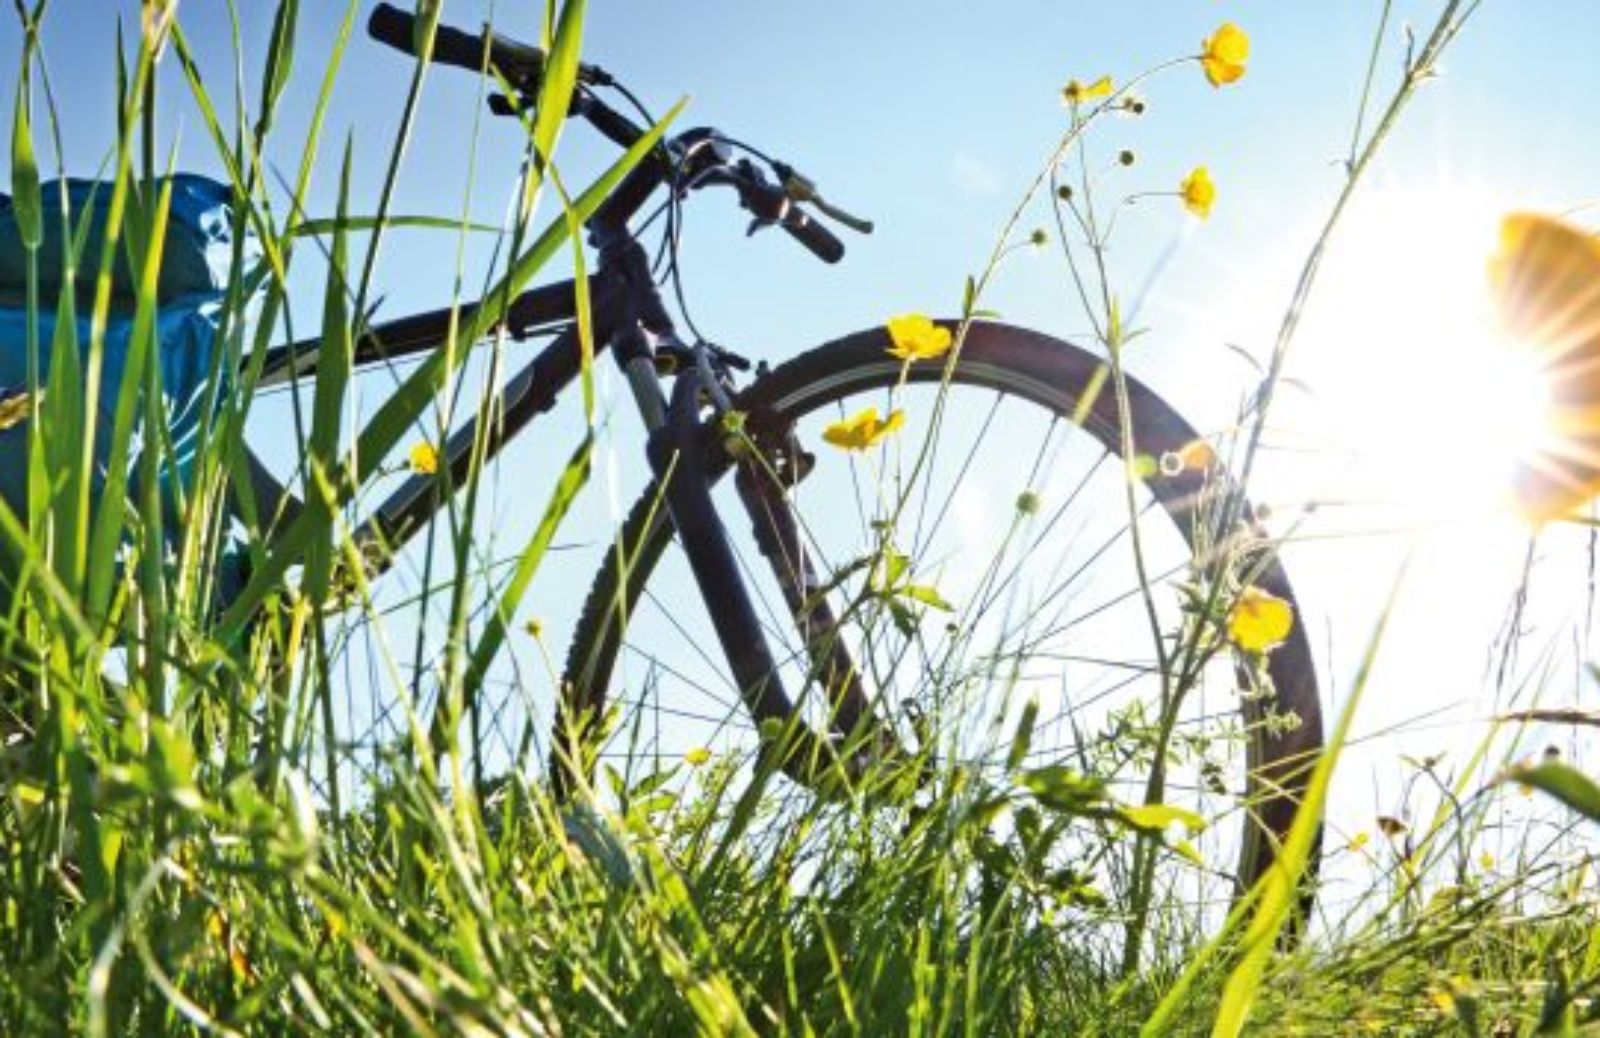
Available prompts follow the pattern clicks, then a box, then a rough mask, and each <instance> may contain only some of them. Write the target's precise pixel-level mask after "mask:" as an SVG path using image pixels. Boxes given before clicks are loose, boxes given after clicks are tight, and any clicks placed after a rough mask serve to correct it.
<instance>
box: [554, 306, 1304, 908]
mask: <svg viewBox="0 0 1600 1038" xmlns="http://www.w3.org/2000/svg"><path fill="white" fill-rule="evenodd" d="M946 324H947V326H948V327H950V328H952V329H954V328H955V323H954V322H946ZM888 345H889V340H888V337H887V333H886V331H885V330H884V329H883V328H875V329H869V330H866V331H862V332H858V333H855V334H853V335H849V336H846V337H844V338H841V339H837V340H834V341H832V342H829V343H827V344H825V345H822V346H819V347H817V348H815V349H813V350H811V351H809V352H807V353H804V354H802V355H799V356H796V357H795V358H793V359H791V360H789V361H787V362H785V363H784V364H782V365H781V366H779V367H777V368H774V369H773V370H771V371H770V372H768V373H766V374H764V375H763V376H762V377H761V378H759V379H758V380H757V381H756V382H754V383H753V384H752V385H750V386H749V387H748V388H747V389H746V390H744V391H743V392H742V393H741V394H740V395H739V396H738V398H737V400H736V402H735V407H736V408H737V409H739V410H740V411H744V412H748V413H754V412H758V411H762V410H768V411H772V412H776V413H778V414H784V415H796V416H798V415H803V414H811V413H814V412H816V411H818V410H819V409H820V408H823V407H825V406H826V405H828V404H830V403H833V402H834V401H836V400H838V399H841V398H843V397H844V396H846V395H847V394H849V393H852V392H854V391H857V390H862V391H868V392H879V391H884V390H885V389H886V387H888V386H890V385H892V384H894V383H895V381H896V380H897V379H899V378H900V377H901V372H902V368H901V363H900V361H898V360H896V359H895V358H894V357H892V356H890V355H889V354H888V353H887V347H888ZM1103 367H1104V363H1103V362H1102V361H1101V360H1100V359H1098V358H1097V357H1095V356H1094V355H1092V354H1090V353H1088V352H1086V351H1084V350H1082V349H1080V348H1078V347H1076V346H1073V345H1071V344H1070V343H1067V342H1064V341H1062V340H1059V339H1055V338H1052V337H1050V336H1047V335H1043V334H1040V333H1038V332H1033V331H1028V330H1025V329H1021V328H1016V327H1011V326H1007V325H1003V324H998V323H990V322H974V323H972V324H971V325H970V326H969V328H968V330H967V332H966V334H965V337H964V340H963V341H962V343H961V346H960V354H959V357H958V358H957V359H956V361H955V362H954V363H953V364H952V365H950V366H949V368H948V371H947V370H946V365H944V364H943V363H942V362H940V361H922V362H918V363H916V364H913V365H911V366H910V367H909V370H908V372H907V381H908V384H912V385H924V386H926V385H937V384H942V383H943V382H944V380H946V379H948V384H949V385H950V386H951V387H955V388H965V387H976V388H979V389H984V390H989V391H994V392H995V393H996V394H997V396H999V395H1001V394H1004V395H1009V396H1013V397H1016V398H1020V399H1022V400H1025V401H1028V402H1030V403H1032V404H1035V405H1037V406H1038V407H1040V408H1042V409H1043V410H1044V411H1045V412H1046V413H1048V414H1050V415H1052V416H1053V420H1060V419H1063V418H1064V419H1066V420H1067V421H1068V422H1069V423H1070V422H1071V420H1072V418H1073V417H1075V416H1076V417H1079V418H1081V423H1078V424H1077V425H1076V427H1077V428H1081V429H1082V430H1084V431H1085V432H1087V433H1089V434H1090V435H1091V436H1092V437H1093V439H1094V441H1096V442H1097V444H1098V445H1099V447H1100V448H1102V449H1103V451H1104V452H1105V453H1106V455H1107V456H1109V457H1117V458H1120V457H1121V455H1120V449H1121V443H1122V437H1121V431H1120V422H1119V413H1118V408H1117V404H1116V399H1115V394H1114V393H1113V392H1112V387H1111V385H1110V383H1109V381H1107V380H1106V378H1105V375H1104V373H1103V371H1102V369H1103ZM1096 385H1099V386H1101V387H1102V388H1101V389H1100V391H1098V392H1095V393H1094V395H1093V397H1092V398H1091V399H1090V400H1088V401H1087V402H1085V395H1086V393H1088V392H1090V391H1091V387H1093V386H1096ZM1126 388H1127V396H1128V402H1129V409H1130V416H1131V424H1132V429H1133V439H1134V443H1135V448H1136V450H1137V452H1138V453H1140V454H1147V455H1150V456H1153V457H1161V456H1163V455H1164V454H1168V453H1169V452H1176V451H1179V450H1180V449H1181V448H1182V447H1184V446H1185V445H1187V444H1191V443H1193V442H1195V441H1196V439H1197V434H1196V432H1195V430H1194V429H1193V428H1192V427H1191V426H1190V425H1189V424H1188V423H1187V422H1186V421H1185V420H1184V419H1183V418H1182V417H1181V416H1180V415H1179V414H1178V413H1177V412H1176V411H1175V410H1173V409H1172V408H1171V407H1170V406H1169V405H1167V404H1166V403H1165V402H1164V401H1163V400H1162V399H1161V398H1160V397H1159V396H1157V395H1156V394H1155V393H1154V392H1153V391H1151V390H1150V389H1149V388H1148V387H1146V386H1145V385H1143V384H1142V383H1140V382H1139V381H1137V380H1136V379H1133V378H1131V377H1130V378H1127V379H1126ZM1080 410H1081V411H1082V413H1081V414H1079V413H1078V412H1079V411H1080ZM817 450H819V451H833V450H834V448H832V447H827V446H818V447H817ZM824 457H825V458H826V457H827V455H824ZM819 465H820V462H819ZM729 468H730V464H729V462H728V460H727V459H726V458H721V459H718V460H717V462H716V465H715V467H714V468H713V478H718V479H719V478H720V477H721V476H722V475H725V474H726V472H727V471H728V469H729ZM1121 478H1125V477H1121ZM1216 478H1217V477H1216V475H1215V473H1213V474H1212V475H1210V476H1203V475H1202V474H1200V473H1198V472H1195V471H1187V470H1186V471H1183V472H1180V473H1176V474H1172V475H1160V476H1155V477H1152V478H1149V479H1147V480H1145V481H1143V486H1144V487H1145V488H1146V491H1147V492H1148V493H1149V495H1150V496H1151V497H1152V498H1153V499H1154V504H1157V505H1159V506H1160V508H1161V510H1162V511H1164V512H1165V513H1166V515H1167V516H1168V517H1169V518H1170V519H1171V524H1170V525H1171V527H1172V528H1174V529H1175V530H1176V531H1177V532H1178V533H1179V534H1180V535H1181V538H1182V541H1183V542H1184V543H1185V544H1186V545H1187V548H1188V550H1189V551H1190V552H1194V551H1195V550H1196V549H1197V548H1199V547H1200V545H1201V542H1202V541H1203V540H1204V537H1205V533H1204V531H1203V530H1202V527H1203V526H1204V524H1205V520H1204V519H1203V518H1202V517H1200V516H1198V515H1197V507H1198V506H1197V504H1196V502H1197V501H1198V500H1200V499H1201V497H1202V496H1203V490H1204V487H1203V486H1202V484H1203V482H1204V481H1206V480H1208V479H1210V480H1215V479H1216ZM725 482H728V483H731V482H732V481H731V480H729V481H725ZM1242 514H1244V515H1247V516H1249V515H1252V514H1253V513H1251V512H1250V511H1249V510H1248V508H1246V509H1244V511H1243V513H1242ZM1247 525H1249V526H1250V527H1251V528H1254V526H1255V524H1254V521H1253V520H1247ZM672 541H673V537H672V530H671V527H670V521H669V520H668V518H667V516H666V512H665V505H664V504H663V503H662V501H661V499H660V495H659V492H658V491H657V490H656V488H655V487H653V486H652V487H651V488H648V489H647V490H646V491H645V492H644V494H643V496H642V497H641V498H640V500H639V502H638V503H637V504H636V505H635V506H634V508H633V509H632V510H631V511H630V512H629V513H628V516H627V518H626V520H625V522H624V523H623V526H622V527H621V531H620V533H619V537H618V541H617V545H618V550H616V551H613V552H611V553H609V554H608V558H607V561H606V562H605V563H604V564H603V565H602V568H601V570H600V572H599V573H598V574H597V576H596V578H595V581H594V583H593V585H592V586H591V589H590V591H589V594H588V596H587V598H586V600H585V603H584V606H583V610H582V613H581V617H580V620H579V622H578V624H577V627H576V629H575V634H574V637H573V641H572V644H571V648H570V649H569V653H568V657H567V660H566V666H565V671H564V679H563V681H562V686H561V687H562V690H563V691H562V702H561V703H560V704H558V715H559V719H558V722H557V727H558V732H557V736H556V738H557V745H558V746H562V747H563V749H562V750H560V751H558V753H557V754H556V755H553V756H563V759H577V758H576V756H567V755H571V754H573V753H574V751H575V749H576V747H573V746H571V745H570V744H569V743H568V741H569V740H570V739H572V738H573V736H572V734H571V728H570V718H573V717H579V716H583V717H598V716H601V715H602V714H603V713H604V711H605V710H606V708H607V706H608V705H609V704H611V702H612V701H613V700H614V698H616V697H615V696H614V694H613V692H612V690H611V684H612V682H613V679H614V677H615V672H616V668H617V661H618V657H619V652H620V650H621V648H622V641H623V637H624V635H625V633H626V631H627V629H628V628H629V626H630V624H629V622H628V621H625V620H624V618H625V617H626V618H630V619H631V618H633V617H634V616H635V614H636V612H637V607H638V605H639V603H640V599H641V596H642V595H643V594H644V592H645V589H646V587H647V586H648V584H649V581H650V578H651V577H652V575H653V574H654V573H655V572H656V570H657V567H658V565H659V564H660V562H661V560H662V557H663V555H664V554H665V552H666V550H667V548H668V547H669V545H670V544H671V543H672ZM1252 582H1253V583H1254V585H1255V586H1257V587H1259V588H1261V589H1263V590H1265V591H1267V592H1269V593H1271V594H1273V595H1275V596H1277V597H1279V598H1281V599H1284V600H1285V601H1287V602H1289V603H1290V604H1291V606H1295V598H1294V594H1293V590H1292V588H1291V586H1290V583H1289V580H1288V577H1287V575H1286V574H1285V572H1284V570H1283V567H1282V566H1281V564H1280V563H1279V562H1278V561H1277V559H1276V555H1275V553H1272V554H1268V555H1267V556H1266V557H1265V561H1264V563H1262V564H1260V566H1259V569H1258V571H1257V572H1256V573H1255V575H1254V577H1253V581H1252ZM1295 616H1296V621H1295V623H1294V624H1293V627H1292V628H1291V630H1290V632H1289V635H1288V637H1287V638H1286V640H1284V641H1283V642H1282V643H1281V644H1280V645H1278V646H1277V647H1276V649H1274V650H1273V651H1272V652H1271V653H1270V654H1268V656H1267V657H1266V660H1265V666H1266V672H1267V674H1268V676H1269V677H1270V679H1271V688H1272V691H1273V696H1272V704H1267V703H1264V702H1263V701H1262V700H1261V699H1258V698H1245V699H1244V700H1243V702H1242V709H1241V714H1242V717H1243V720H1244V725H1245V742H1246V745H1245V754H1244V755H1245V758H1246V759H1245V776H1244V781H1245V787H1244V800H1245V802H1246V803H1248V804H1250V805H1251V807H1250V809H1249V810H1248V811H1247V812H1246V815H1247V821H1246V822H1245V824H1244V832H1243V834H1242V838H1241V839H1240V842H1239V858H1238V866H1237V868H1236V869H1235V877H1236V880H1237V882H1239V883H1242V884H1245V885H1248V884H1251V883H1253V882H1254V881H1255V880H1257V879H1258V878H1260V876H1261V875H1262V874H1263V872H1265V870H1266V869H1267V868H1268V867H1269V866H1270V865H1271V863H1272V860H1273V857H1274V851H1275V848H1277V847H1278V846H1279V845H1280V844H1281V841H1282V840H1283V839H1284V838H1285V837H1286V836H1287V834H1288V831H1289V828H1290V825H1291V824H1292V822H1293V821H1294V818H1295V815H1296V812H1297V810H1298V807H1299V804H1300V801H1301V799H1302V797H1303V794H1304V792H1305V789H1306V786H1307V784H1308V782H1309V776H1310V771H1311V766H1312V764H1313V763H1314V761H1315V759H1316V756H1317V754H1318V752H1319V751H1320V749H1321V746H1322V730H1323V722H1322V712H1321V705H1320V700H1319V696H1318V688H1317V678H1316V672H1315V669H1314V665H1313V661H1312V655H1311V650H1310V644H1309V640H1308V638H1307V635H1306V631H1305V628H1304V625H1303V623H1301V622H1300V620H1299V617H1300V612H1299V610H1298V608H1297V607H1296V608H1295ZM1274 708H1275V710H1274ZM1269 711H1274V712H1275V713H1277V714H1278V715H1279V716H1283V715H1287V714H1293V715H1295V716H1296V717H1297V718H1298V725H1295V726H1277V727H1273V726H1269V725H1267V724H1266V723H1265V720H1266V716H1267V713H1268V712H1269ZM586 766H587V765H586ZM552 767H553V768H554V767H558V765H556V764H555V763H554V760H553V762H552ZM1318 843H1320V834H1319V840H1318ZM1308 868H1309V869H1310V870H1312V874H1311V875H1309V876H1308V877H1307V878H1308V881H1309V880H1310V879H1312V878H1314V870H1315V869H1316V854H1315V853H1313V855H1312V860H1311V863H1310V865H1309V866H1308ZM1307 887H1308V889H1309V882H1308V884H1307Z"/></svg>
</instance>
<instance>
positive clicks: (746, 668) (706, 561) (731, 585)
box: [628, 351, 870, 781]
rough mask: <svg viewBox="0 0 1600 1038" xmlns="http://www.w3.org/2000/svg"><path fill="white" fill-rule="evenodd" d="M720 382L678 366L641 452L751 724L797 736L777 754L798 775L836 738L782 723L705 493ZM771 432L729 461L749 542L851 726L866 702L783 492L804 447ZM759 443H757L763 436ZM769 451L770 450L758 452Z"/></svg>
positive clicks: (635, 370)
mask: <svg viewBox="0 0 1600 1038" xmlns="http://www.w3.org/2000/svg"><path fill="white" fill-rule="evenodd" d="M697 352H698V351H697ZM701 357H702V359H703V354H701ZM647 364H649V362H648V361H644V360H642V358H641V359H640V360H636V361H633V362H630V363H629V364H628V376H629V380H630V383H631V384H632V386H633V390H634V394H635V397H636V398H640V400H641V409H642V410H643V411H644V412H645V413H646V422H647V423H648V422H649V421H650V410H651V409H650V407H649V405H648V404H646V403H644V399H645V398H646V397H647V390H646V386H645V385H644V384H643V382H644V380H645V379H649V380H650V386H649V387H648V394H653V395H654V398H655V399H656V400H657V401H659V400H660V389H659V384H658V383H657V382H656V375H655V372H654V369H653V365H652V366H649V367H647V366H646V365H647ZM720 390H721V387H720V386H719V385H717V384H716V383H715V381H714V376H713V375H711V373H710V370H709V366H708V365H706V364H704V363H701V364H697V365H695V366H694V367H692V368H690V369H689V370H687V371H684V372H683V373H681V374H680V375H679V376H678V378H677V379H676V381H675V382H674V383H673V387H672V394H671V399H670V401H669V402H668V403H667V405H666V408H665V410H664V412H661V413H660V424H659V425H658V426H657V427H655V428H653V429H652V431H651V434H650V439H649V443H648V447H647V453H648V456H649V460H650V466H651V468H652V470H653V471H654V473H655V476H656V480H657V483H658V485H660V486H662V487H664V488H665V491H664V496H665V502H666V506H667V510H668V513H669V515H670V516H671V518H672V522H673V525H674V527H675V528H676V530H677V532H678V538H679V541H680V542H681V543H682V545H683V550H684V554H685V556H686V557H687V558H688V560H689V566H690V569H691V571H692V572H693V574H694V578H695V583H696V584H697V585H698V587H699V590H700V595H701V597H702V599H703V600H704V601H705V602H706V603H707V606H708V608H709V611H710V614H711V620H712V625H713V627H714V628H715V630H716V634H717V640H718V641H719V642H720V644H721V646H722V651H723V654H724V656H726V658H727V660H728V665H729V667H730V668H731V670H732V671H733V677H734V680H735V681H736V682H737V684H738V686H739V690H740V694H741V696H742V698H743V699H744V702H745V705H746V707H747V708H748V709H749V711H750V713H751V716H752V717H753V718H754V719H755V721H756V724H757V725H758V726H761V725H762V722H765V721H769V720H770V721H777V722H780V723H781V724H782V725H783V728H784V731H785V732H786V733H787V734H786V739H792V740H795V742H794V743H793V748H794V750H798V751H800V752H789V751H786V752H784V754H783V757H782V758H781V761H780V763H781V766H782V767H783V769H784V770H785V771H786V772H787V773H789V774H790V775H791V776H792V777H795V778H798V779H801V780H802V781H805V780H806V779H807V778H808V777H809V776H812V775H813V774H814V771H813V769H812V767H811V765H812V764H813V763H823V762H824V761H827V760H832V759H834V755H833V743H832V741H831V740H815V739H809V738H808V737H807V735H806V733H805V731H804V729H802V728H801V726H799V725H797V724H790V723H789V722H790V720H791V718H792V717H793V716H794V711H795V707H794V702H793V700H792V699H791V698H790V697H789V695H788V694H787V693H786V692H785V690H784V688H783V683H782V680H781V678H780V677H779V675H778V669H777V664H776V661H775V660H774V658H773V655H772V651H771V648H770V647H769V646H768V644H767V638H766V635H765V633H764V632H763V631H762V628H761V621H760V619H759V618H758V616H757V613H756V606H755V603H754V601H753V600H752V598H751V594H750V589H749V587H748V585H747V584H746V583H745V580H744V577H743V575H742V574H741V572H740V569H739V563H738V559H737V558H736V557H735V555H734V552H733V547H732V545H731V544H730V543H729V541H728V535H727V531H726V529H725V528H724V527H723V524H722V519H721V517H720V516H719V515H718V514H717V510H716V506H715V504H714V503H713V502H712V500H711V473H710V471H709V470H708V462H709V459H710V458H711V457H712V456H713V455H712V451H713V449H714V447H715V446H716V441H715V440H714V437H718V436H720V434H721V432H722V430H721V423H720V415H721V414H725V413H727V412H726V411H724V410H722V409H721V408H720V407H719V408H717V409H716V411H717V413H716V414H714V415H713V417H712V418H711V419H710V420H709V421H703V420H702V419H701V411H702V407H703V403H704V400H705V397H706V395H707V394H708V393H709V394H712V395H718V394H720ZM776 435H779V436H782V437H783V438H784V442H783V443H782V444H781V445H778V447H777V449H776V450H773V451H770V452H768V451H764V450H758V451H757V454H758V456H757V457H755V458H742V459H739V460H738V461H737V462H736V464H737V472H736V474H735V477H734V478H735V485H736V486H737V488H738V491H739V495H740V498H741V500H742V501H743V503H744V506H745V510H746V511H747V512H748V513H749V516H750V519H751V522H752V524H753V525H754V534H755V540H756V543H757V545H758V547H759V549H760V551H761V554H762V555H763V556H764V557H765V558H766V560H767V562H768V564H769V565H770V566H771V567H772V571H773V573H774V575H775V576H776V578H777V580H778V583H779V586H780V587H782V589H783V597H784V601H785V604H786V605H787V607H788V609H789V612H790V615H791V616H792V617H793V619H794V621H795V624H796V627H797V629H798V630H799V631H800V633H801V636H802V638H803V639H804V641H805V643H806V651H807V655H808V656H809V658H810V662H811V665H812V668H813V673H814V674H815V675H816V676H817V677H818V678H819V679H820V680H821V681H822V683H823V687H824V688H826V689H827V690H828V698H829V700H830V702H831V709H832V713H833V716H832V718H831V720H830V724H829V728H831V729H832V730H833V731H835V732H839V733H843V734H849V733H852V732H855V731H857V730H858V729H859V728H860V727H861V726H862V725H863V724H866V723H870V716H869V715H870V711H869V709H868V706H867V699H866V696H865V694H864V692H863V691H862V689H861V684H860V680H859V676H858V671H857V669H856V667H855V665H854V663H853V661H852V660H851V658H850V654H849V651H848V649H847V648H846V646H845V645H844V643H843V641H842V639H840V638H839V637H838V621H837V619H836V618H835V617H834V615H833V612H832V609H831V608H830V607H829V605H828V602H827V596H826V595H825V594H824V593H823V591H822V585H821V582H820V581H819V580H818V578H817V575H816V572H815V570H814V569H813V568H812V566H811V563H810V559H809V557H808V554H807V553H806V552H805V550H804V543H803V538H802V535H801V531H800V530H799V527H798V524H797V523H796V521H795V517H794V512H793V510H792V509H791V508H790V507H789V503H788V500H787V499H786V497H785V496H784V492H783V486H784V484H785V483H789V482H791V479H790V478H788V477H787V476H786V473H792V478H793V479H796V480H797V479H798V478H799V476H800V475H801V471H800V469H799V468H798V466H800V465H801V464H802V461H801V459H802V454H801V452H800V450H799V448H798V445H797V444H795V443H794V442H793V437H792V433H790V432H789V431H787V430H780V431H778V433H777V434H776ZM757 443H758V447H759V446H760V441H759V440H758V441H757ZM769 453H770V457H763V456H761V455H763V454H769ZM774 466H775V467H774ZM763 738H764V739H765V734H764V736H763ZM819 757H820V758H821V759H817V758H819Z"/></svg>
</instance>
